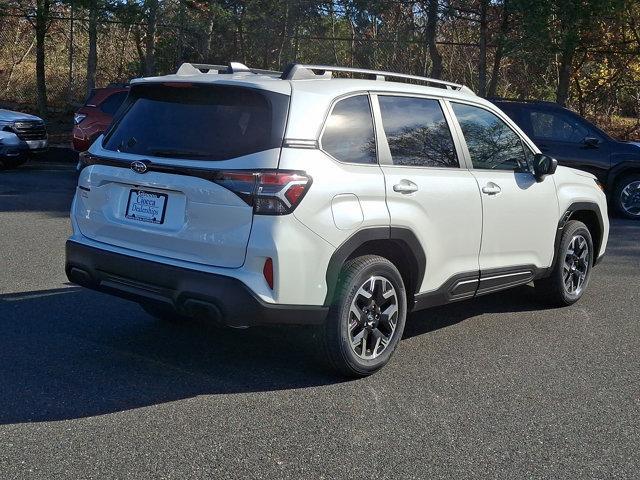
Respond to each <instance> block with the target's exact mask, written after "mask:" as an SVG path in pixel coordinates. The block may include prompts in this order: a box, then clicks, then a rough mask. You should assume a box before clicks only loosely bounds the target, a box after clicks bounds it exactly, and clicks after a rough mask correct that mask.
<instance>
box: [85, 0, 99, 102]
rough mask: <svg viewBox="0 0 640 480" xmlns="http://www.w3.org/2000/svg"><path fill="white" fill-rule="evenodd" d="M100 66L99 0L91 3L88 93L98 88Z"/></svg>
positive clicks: (93, 0) (87, 96)
mask: <svg viewBox="0 0 640 480" xmlns="http://www.w3.org/2000/svg"><path fill="white" fill-rule="evenodd" d="M97 66H98V0H91V1H90V3H89V53H88V55H87V95H86V97H85V98H89V95H91V92H92V91H93V89H94V88H96V69H97Z"/></svg>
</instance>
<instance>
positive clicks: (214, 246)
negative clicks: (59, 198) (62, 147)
mask: <svg viewBox="0 0 640 480" xmlns="http://www.w3.org/2000/svg"><path fill="white" fill-rule="evenodd" d="M275 82H277V84H276V83H275ZM231 83H232V82H228V83H227V84H222V83H218V82H215V83H207V84H204V83H202V84H198V83H186V82H164V83H160V82H156V83H148V84H147V83H142V84H137V85H134V86H133V87H132V89H131V93H130V95H129V97H128V99H127V101H126V103H125V105H124V106H123V108H122V109H121V111H120V113H119V114H118V117H119V118H117V119H116V121H115V122H114V125H113V126H112V127H111V129H110V131H108V132H107V134H106V136H105V138H104V139H103V140H102V141H101V142H100V141H98V142H96V143H95V144H94V146H93V147H92V148H91V150H90V151H89V152H88V153H87V154H85V156H84V158H83V160H82V161H83V162H84V164H85V165H88V166H85V168H83V170H82V172H81V175H80V180H79V189H78V195H77V201H76V207H75V208H76V210H75V212H74V216H75V219H76V221H77V224H78V228H79V229H80V231H81V232H82V234H83V235H84V236H86V237H88V238H90V239H93V240H96V241H100V242H103V243H108V244H111V245H116V246H120V247H124V248H128V249H131V250H135V251H140V252H145V253H149V254H153V255H160V256H164V257H168V258H172V259H178V260H184V261H189V262H196V263H201V264H206V265H211V266H220V267H229V268H237V267H240V266H242V264H243V263H244V258H245V252H246V247H247V243H248V241H249V234H250V232H251V225H252V220H253V211H254V209H253V206H252V204H251V202H249V201H247V198H245V196H244V194H243V190H244V189H245V186H247V185H248V187H247V188H249V190H250V189H251V188H252V185H253V183H252V182H254V178H255V175H256V173H255V172H256V171H262V170H275V169H277V167H278V159H279V155H280V148H281V145H282V138H283V134H284V128H285V124H286V118H287V111H288V106H289V98H290V97H289V94H290V91H289V88H290V87H289V84H288V82H282V81H279V80H272V81H271V82H267V81H265V82H264V83H267V84H269V83H271V84H272V85H273V86H274V87H275V88H273V89H265V88H259V87H257V86H246V85H233V84H231ZM274 90H275V91H274ZM247 178H248V181H247Z"/></svg>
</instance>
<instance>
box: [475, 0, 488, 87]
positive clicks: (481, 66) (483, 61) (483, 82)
mask: <svg viewBox="0 0 640 480" xmlns="http://www.w3.org/2000/svg"><path fill="white" fill-rule="evenodd" d="M488 3H489V0H481V1H480V54H479V56H480V58H479V60H478V94H479V95H480V96H481V97H485V96H486V95H487V35H488V25H487V7H488Z"/></svg>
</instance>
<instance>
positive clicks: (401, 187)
mask: <svg viewBox="0 0 640 480" xmlns="http://www.w3.org/2000/svg"><path fill="white" fill-rule="evenodd" d="M393 191H394V192H398V193H413V192H417V191H418V185H416V184H415V183H413V182H412V181H411V180H406V179H402V180H400V183H396V184H395V185H394V186H393Z"/></svg>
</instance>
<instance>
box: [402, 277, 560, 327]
mask: <svg viewBox="0 0 640 480" xmlns="http://www.w3.org/2000/svg"><path fill="white" fill-rule="evenodd" d="M547 308H549V307H548V306H547V305H546V304H544V303H543V302H541V301H540V300H539V299H538V298H537V297H536V294H535V289H534V288H533V286H532V285H524V286H522V287H517V288H513V289H511V290H509V292H508V293H507V294H506V295H505V292H496V293H494V294H490V295H484V296H480V297H477V298H475V299H471V300H463V301H460V302H455V303H451V304H448V305H443V306H440V307H434V308H428V309H426V310H421V311H419V312H416V313H413V314H411V315H410V316H409V318H408V319H407V323H406V326H405V328H404V335H403V338H411V337H415V336H417V335H422V334H424V333H428V332H433V331H435V330H438V329H440V328H444V327H449V326H451V325H455V324H456V323H459V322H462V321H464V320H466V319H468V318H471V317H475V316H478V315H482V314H485V313H517V312H532V311H535V310H545V309H547Z"/></svg>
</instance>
